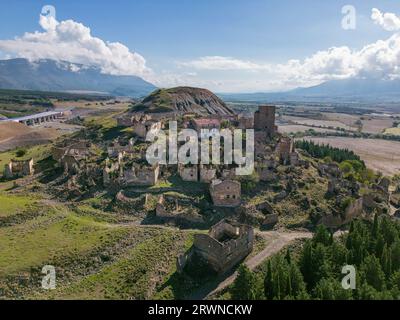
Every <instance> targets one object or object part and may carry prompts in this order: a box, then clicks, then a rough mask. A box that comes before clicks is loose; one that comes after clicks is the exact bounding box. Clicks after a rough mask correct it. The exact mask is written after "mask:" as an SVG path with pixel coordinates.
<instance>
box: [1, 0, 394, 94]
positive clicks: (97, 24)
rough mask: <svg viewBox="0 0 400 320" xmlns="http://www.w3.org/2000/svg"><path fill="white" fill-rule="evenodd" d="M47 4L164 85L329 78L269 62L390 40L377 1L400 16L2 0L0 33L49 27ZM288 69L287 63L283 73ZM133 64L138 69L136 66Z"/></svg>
mask: <svg viewBox="0 0 400 320" xmlns="http://www.w3.org/2000/svg"><path fill="white" fill-rule="evenodd" d="M47 4H50V5H53V6H54V7H55V8H56V19H57V21H59V22H61V21H65V20H68V19H72V20H73V21H74V22H79V23H82V24H83V25H85V26H86V27H89V28H90V29H91V35H92V36H93V37H96V38H99V39H102V40H104V41H105V42H107V41H109V42H120V43H122V44H123V45H125V46H126V47H128V48H129V49H130V50H131V51H132V52H137V53H138V54H139V55H140V56H141V57H143V58H144V59H145V64H146V68H147V69H148V70H147V71H149V70H150V71H149V73H148V74H144V73H143V72H144V71H143V68H142V71H140V72H138V75H140V76H143V77H145V78H146V77H147V78H148V79H149V80H151V81H153V82H157V84H158V85H162V86H168V85H173V84H186V83H187V84H189V85H200V86H205V87H209V88H210V89H213V90H216V91H220V92H221V91H225V92H230V91H234V92H249V91H270V90H272V91H273V90H280V89H286V88H290V87H295V86H297V85H307V84H308V83H309V84H310V85H312V84H314V83H317V82H318V81H319V82H321V81H322V79H323V80H326V79H327V77H326V75H324V76H321V77H315V75H313V76H312V77H311V78H312V79H311V80H310V79H308V80H307V81H306V80H304V79H301V81H298V78H299V76H298V74H296V75H289V78H290V77H292V78H293V79H292V80H290V81H289V83H286V82H285V81H284V83H283V82H282V79H281V80H279V79H277V80H276V81H275V82H274V81H272V80H271V78H274V77H276V75H274V74H273V72H271V70H270V69H274V65H276V64H281V65H287V62H288V61H289V60H291V59H296V60H300V61H302V60H304V59H306V58H308V57H312V56H313V55H314V54H315V53H317V52H318V51H322V50H328V49H329V48H332V47H342V46H345V47H347V48H349V49H350V50H353V51H357V50H361V49H362V48H363V47H364V46H366V45H368V44H372V43H375V42H376V41H378V40H386V39H388V38H390V37H391V36H393V33H394V32H393V31H387V30H384V28H382V27H381V26H379V25H377V24H374V22H373V21H372V20H371V10H372V8H378V9H379V10H380V11H381V12H383V13H385V12H391V13H395V14H398V15H400V1H387V0H386V1H385V0H379V1H372V0H360V1H350V0H345V1H337V0H330V1H322V0H320V1H317V0H303V1H299V0H292V1H289V0H286V1H283V0H281V1H275V0H247V1H245V0H201V1H200V0H141V1H139V0H134V1H128V0H114V1H94V0H85V1H75V0H69V1H36V0H31V1H26V0H16V1H12V2H11V3H10V1H2V4H1V7H2V10H1V11H0V40H12V39H14V38H15V37H22V36H23V35H24V33H25V32H30V33H33V32H34V31H40V32H43V29H42V28H41V27H40V26H39V23H38V21H39V15H40V12H41V9H42V7H43V6H44V5H47ZM348 4H350V5H353V6H354V7H355V8H356V10H357V11H356V12H357V15H356V17H357V28H356V29H355V30H343V29H342V27H341V20H342V18H343V15H342V13H341V9H342V7H343V6H344V5H348ZM396 31H397V30H396ZM69 41H70V40H69ZM9 47H10V43H7V45H3V47H2V46H1V44H0V51H1V52H2V57H3V58H4V57H14V56H23V55H24V54H27V53H24V54H21V52H22V51H24V49H23V48H22V49H21V48H19V47H18V49H16V46H12V47H13V49H12V50H10V49H9ZM30 50H31V49H30ZM6 51H7V52H6ZM10 51H14V52H10ZM43 54H44V53H43ZM43 54H41V55H43ZM54 54H55V53H54ZM204 57H223V58H229V59H230V60H229V61H228V65H231V63H237V62H238V61H244V62H246V63H248V64H251V65H253V64H254V66H255V68H254V69H255V70H252V67H247V66H246V67H242V66H241V67H232V68H231V67H223V68H222V69H223V70H221V68H220V67H216V68H215V69H213V68H210V67H209V66H208V65H207V67H204V63H202V64H199V63H197V64H196V63H192V62H196V61H197V62H198V61H199V59H202V58H204ZM75 59H77V58H76V57H75ZM97 60H98V59H97ZM209 60H210V59H208V60H207V59H206V60H204V59H203V60H202V61H203V62H204V61H206V62H209ZM214 60H215V59H214ZM214 60H212V62H213V65H215V61H214ZM232 60H234V61H232ZM73 62H80V61H73ZM217 62H218V63H221V59H217ZM222 62H223V63H224V62H226V61H222ZM266 65H269V66H272V68H268V67H266ZM122 67H123V66H122ZM122 67H121V66H120V65H119V67H118V68H119V69H118V70H120V69H121V68H122ZM287 68H290V65H289V66H287ZM287 68H283V69H284V70H285V72H286V69H287ZM107 70H108V69H107ZM129 70H131V71H130V73H132V72H133V71H132V70H133V68H131V69H129ZM299 70H303V69H301V68H300V69H299ZM358 71H359V70H358ZM358 71H357V72H358ZM141 72H142V73H141ZM307 72H308V69H307ZM313 72H314V71H313ZM333 73H335V72H333ZM335 74H336V73H335ZM348 74H350V73H346V76H348ZM335 76H338V75H335ZM339 76H341V75H339ZM267 78H268V79H269V80H268V81H267ZM309 80H310V81H309Z"/></svg>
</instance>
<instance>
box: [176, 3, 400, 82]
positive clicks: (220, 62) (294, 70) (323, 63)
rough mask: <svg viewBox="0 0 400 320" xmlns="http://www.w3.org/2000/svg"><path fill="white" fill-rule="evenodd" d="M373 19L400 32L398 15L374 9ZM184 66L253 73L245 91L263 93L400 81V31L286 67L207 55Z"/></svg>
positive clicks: (334, 48)
mask: <svg viewBox="0 0 400 320" xmlns="http://www.w3.org/2000/svg"><path fill="white" fill-rule="evenodd" d="M372 19H373V21H374V22H375V23H378V24H380V25H382V26H383V27H385V29H387V30H397V29H398V30H400V19H399V18H397V17H396V16H395V15H394V14H390V13H385V14H382V13H381V12H380V11H379V10H378V9H373V10H372ZM180 66H184V67H187V68H193V69H196V70H198V71H203V72H210V71H211V70H214V72H216V73H217V72H219V74H222V73H233V72H236V71H241V73H242V74H243V75H246V74H247V76H249V74H250V73H252V74H251V76H252V78H251V80H250V81H247V83H246V84H244V83H243V88H245V87H246V88H248V87H249V84H250V83H251V84H252V85H253V86H254V90H260V89H261V90H262V88H261V87H262V86H263V85H265V87H264V88H265V90H267V89H271V88H275V89H290V88H294V87H298V86H311V85H315V84H318V83H321V82H324V81H328V80H337V79H347V78H352V77H363V78H380V79H396V78H400V32H395V33H394V34H393V35H392V36H390V37H389V38H388V39H386V40H379V41H376V42H374V43H371V44H368V45H366V46H364V47H363V48H361V49H360V50H352V49H351V48H349V47H347V46H342V47H332V48H329V49H328V50H322V51H319V52H317V53H315V54H313V55H311V56H309V57H307V58H305V59H303V60H298V59H296V60H289V61H287V62H285V63H282V64H270V63H267V62H265V63H260V62H254V61H249V60H241V59H237V58H233V57H222V56H205V57H200V58H198V59H195V60H192V61H187V62H184V63H180ZM271 79H273V80H271ZM244 81H246V80H245V77H243V81H242V82H244ZM225 83H226V84H228V83H230V86H231V85H232V80H231V79H230V78H227V77H225Z"/></svg>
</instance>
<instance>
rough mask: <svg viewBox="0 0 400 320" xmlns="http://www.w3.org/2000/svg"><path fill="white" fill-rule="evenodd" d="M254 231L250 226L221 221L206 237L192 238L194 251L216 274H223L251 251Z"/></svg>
mask: <svg viewBox="0 0 400 320" xmlns="http://www.w3.org/2000/svg"><path fill="white" fill-rule="evenodd" d="M253 245H254V231H253V228H252V227H251V226H248V225H244V224H239V223H237V222H234V221H230V220H222V221H221V222H219V223H217V224H216V225H215V226H213V227H212V228H211V229H210V231H209V233H208V235H205V234H196V235H195V236H194V244H193V246H194V251H195V252H196V253H197V254H199V255H200V256H201V257H202V258H203V259H204V260H205V261H206V262H207V263H208V264H209V265H210V266H211V267H212V268H213V269H214V270H215V271H216V272H218V273H225V272H227V271H229V270H230V269H231V268H233V267H234V266H235V265H236V264H238V263H239V262H240V261H241V260H243V259H244V258H245V257H246V256H247V255H249V254H250V252H251V251H252V250H253Z"/></svg>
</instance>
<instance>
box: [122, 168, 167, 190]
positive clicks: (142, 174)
mask: <svg viewBox="0 0 400 320" xmlns="http://www.w3.org/2000/svg"><path fill="white" fill-rule="evenodd" d="M159 174H160V167H159V165H153V166H148V165H139V164H135V163H134V164H133V165H132V167H131V168H129V169H124V170H123V172H122V174H121V177H120V183H121V185H123V186H154V185H156V184H157V182H158V178H159Z"/></svg>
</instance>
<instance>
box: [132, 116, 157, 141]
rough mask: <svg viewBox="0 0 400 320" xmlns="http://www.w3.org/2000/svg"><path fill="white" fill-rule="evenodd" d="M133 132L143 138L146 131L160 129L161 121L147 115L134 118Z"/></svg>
mask: <svg viewBox="0 0 400 320" xmlns="http://www.w3.org/2000/svg"><path fill="white" fill-rule="evenodd" d="M132 126H133V132H134V133H135V134H136V135H137V136H138V137H139V138H141V139H145V138H146V135H147V132H149V131H150V130H161V128H162V123H161V122H160V121H157V120H154V119H151V118H149V116H144V117H141V118H140V119H139V120H138V119H136V118H134V120H133V123H132Z"/></svg>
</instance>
